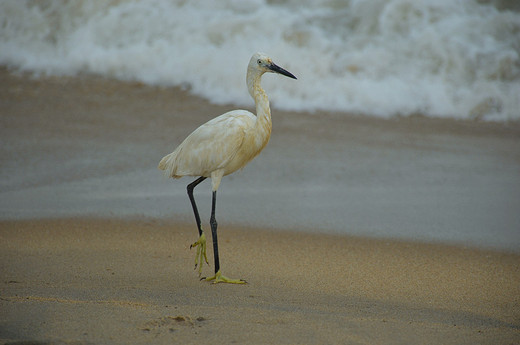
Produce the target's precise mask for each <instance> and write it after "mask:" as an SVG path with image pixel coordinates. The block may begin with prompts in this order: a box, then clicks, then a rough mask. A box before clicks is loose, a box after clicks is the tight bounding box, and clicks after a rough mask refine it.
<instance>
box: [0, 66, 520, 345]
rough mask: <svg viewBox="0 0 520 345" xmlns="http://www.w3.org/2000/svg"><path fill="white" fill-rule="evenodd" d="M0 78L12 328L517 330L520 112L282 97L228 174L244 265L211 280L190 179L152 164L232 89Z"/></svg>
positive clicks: (225, 213)
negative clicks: (201, 252) (252, 148)
mask: <svg viewBox="0 0 520 345" xmlns="http://www.w3.org/2000/svg"><path fill="white" fill-rule="evenodd" d="M0 80H1V81H2V83H0V115H1V117H0V120H1V123H0V125H1V126H0V134H1V136H2V147H1V150H0V159H1V168H0V178H1V180H0V206H1V209H0V211H1V214H0V215H1V217H0V218H1V220H0V276H1V279H0V286H1V288H0V343H4V344H5V343H15V344H172V343H175V344H190V343H193V344H204V343H223V344H231V343H238V344H517V343H520V304H519V303H520V255H519V254H518V251H519V246H518V244H519V231H518V230H519V227H518V225H519V224H520V216H519V213H518V212H517V210H518V209H519V207H520V206H519V205H520V198H518V196H519V195H520V193H519V190H520V183H519V179H518V171H519V169H518V168H519V165H520V141H519V140H518V138H519V137H520V126H519V125H518V123H512V124H486V123H478V122H467V121H453V120H431V119H425V118H422V117H412V118H408V119H395V120H381V119H371V118H363V117H356V116H344V115H345V114H329V113H328V114H320V115H317V114H303V113H290V112H276V114H275V115H274V116H275V119H274V121H275V124H274V130H273V138H272V140H271V142H270V143H269V145H268V147H267V149H266V153H265V154H264V153H262V155H261V156H260V157H258V159H257V160H255V161H254V162H252V163H251V164H250V166H248V167H247V168H246V169H245V171H244V173H243V174H237V175H232V176H230V177H228V178H227V179H225V180H224V181H223V185H222V187H223V188H222V191H220V190H219V193H220V194H219V195H220V199H219V200H220V201H219V208H218V212H219V213H218V216H219V217H218V219H219V234H220V236H219V240H220V251H221V263H222V268H223V273H224V274H225V275H228V276H230V277H234V278H243V279H246V280H247V281H248V284H247V285H245V286H233V285H212V284H209V283H207V282H200V281H199V280H198V276H197V273H196V272H195V271H194V270H193V264H194V256H195V252H194V251H190V250H189V245H190V243H192V242H194V241H195V240H196V236H197V231H196V229H195V227H194V225H193V224H192V218H193V216H192V214H191V209H190V206H189V203H188V201H187V198H186V195H185V184H186V183H187V182H188V181H187V180H186V181H185V180H181V181H180V182H182V183H175V184H174V183H172V182H171V181H167V180H161V179H160V177H159V174H158V171H157V170H156V169H155V166H156V164H157V161H158V159H160V157H161V156H162V154H165V153H167V152H168V151H169V150H170V149H172V148H173V146H174V145H175V143H178V142H179V141H180V140H181V139H182V138H183V137H184V136H185V135H186V133H189V131H190V130H192V129H194V128H195V127H196V126H197V125H199V124H200V123H202V122H204V121H206V120H208V119H209V118H210V117H211V116H214V115H217V114H219V113H223V112H225V111H227V110H229V109H230V106H214V105H211V104H209V103H207V102H204V101H202V100H201V99H199V98H197V97H194V96H190V95H189V94H188V93H187V92H184V91H180V90H172V89H161V88H152V87H147V86H143V85H141V84H135V83H121V82H115V81H107V80H103V79H102V78H90V77H86V78H84V77H80V78H45V79H38V80H33V79H32V78H30V77H27V76H13V75H12V74H9V73H7V72H6V71H5V70H1V71H0ZM143 114H144V116H143ZM208 114H210V115H208ZM325 120H326V121H325ZM200 188H201V190H200V191H199V193H200V194H198V195H199V196H200V199H202V201H201V202H200V203H201V205H202V206H201V211H202V214H203V218H204V219H207V218H208V217H207V209H208V207H207V206H208V202H207V200H206V201H204V198H203V197H202V195H204V193H205V191H204V188H202V187H200ZM206 192H207V191H206ZM200 199H199V200H200ZM207 199H209V198H207ZM404 210H405V211H404ZM154 212H155V213H154ZM172 214H173V216H171V215H172ZM244 219H246V220H248V226H243V225H244V223H242V225H241V226H238V225H237V224H238V223H240V222H243V221H244ZM262 224H267V225H268V226H264V225H262ZM246 225H247V224H246ZM301 228H303V229H304V230H305V231H301ZM294 229H300V231H291V230H294ZM325 230H326V231H330V230H332V231H333V232H334V231H335V230H337V231H335V232H338V233H341V232H345V230H348V231H347V232H348V233H351V234H367V235H371V236H376V237H378V236H379V237H380V236H384V235H382V234H385V232H386V233H387V234H388V236H390V237H399V236H402V238H408V239H412V240H413V241H408V242H406V241H395V240H384V239H369V238H362V237H353V236H345V235H339V234H338V235H332V234H329V235H326V234H320V232H323V231H325ZM378 231H379V232H378ZM381 231H382V232H381ZM313 232H314V233H313ZM433 235H438V236H439V237H438V238H437V237H428V236H433ZM419 240H420V241H424V240H430V241H441V240H443V241H448V242H452V243H457V246H450V245H442V244H421V243H420V242H419ZM473 245H477V246H480V247H485V246H487V245H489V246H490V247H495V248H498V249H500V250H503V252H500V251H499V250H494V251H493V250H485V249H471V247H472V246H473ZM210 247H211V246H210ZM515 252H516V254H515ZM208 257H209V258H212V253H211V251H210V252H209V253H208ZM210 262H211V263H212V260H210ZM211 272H212V267H207V266H205V267H204V274H206V275H209V274H211Z"/></svg>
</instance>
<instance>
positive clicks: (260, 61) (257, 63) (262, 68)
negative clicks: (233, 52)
mask: <svg viewBox="0 0 520 345" xmlns="http://www.w3.org/2000/svg"><path fill="white" fill-rule="evenodd" d="M248 69H250V70H253V71H255V72H257V73H260V74H263V73H266V72H272V73H278V74H282V75H284V76H286V77H289V78H293V79H296V77H295V76H294V75H293V74H292V73H291V72H289V71H287V70H285V69H283V68H281V67H280V66H277V65H276V64H275V63H274V62H273V60H271V58H270V57H269V56H267V55H265V54H263V53H256V54H254V55H253V56H252V57H251V60H250V61H249V66H248Z"/></svg>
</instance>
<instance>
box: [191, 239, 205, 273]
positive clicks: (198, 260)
mask: <svg viewBox="0 0 520 345" xmlns="http://www.w3.org/2000/svg"><path fill="white" fill-rule="evenodd" d="M193 247H197V254H196V255H195V269H197V266H199V277H200V275H201V273H202V265H203V262H202V259H204V260H205V261H206V263H207V264H208V265H209V262H208V258H207V257H206V235H204V233H202V235H200V237H199V239H198V240H197V242H195V243H193V244H192V245H191V246H190V249H191V248H193Z"/></svg>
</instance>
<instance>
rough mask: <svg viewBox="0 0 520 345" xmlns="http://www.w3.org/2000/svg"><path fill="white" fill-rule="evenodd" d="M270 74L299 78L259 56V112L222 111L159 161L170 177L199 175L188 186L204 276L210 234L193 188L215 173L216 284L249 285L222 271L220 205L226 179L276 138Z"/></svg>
mask: <svg viewBox="0 0 520 345" xmlns="http://www.w3.org/2000/svg"><path fill="white" fill-rule="evenodd" d="M266 72H274V73H279V74H282V75H285V76H287V77H290V78H293V79H296V77H295V76H294V75H292V74H291V73H290V72H288V71H286V70H285V69H283V68H281V67H279V66H277V65H276V64H274V63H273V61H272V60H271V59H270V58H269V57H268V56H266V55H265V54H262V53H256V54H254V55H253V56H252V57H251V60H250V61H249V65H248V67H247V77H246V80H247V88H248V90H249V94H250V95H251V97H253V99H254V100H255V105H256V116H255V115H254V114H252V113H251V112H249V111H247V110H234V111H230V112H227V113H225V114H223V115H220V116H218V117H216V118H214V119H212V120H210V121H208V122H206V123H205V124H203V125H202V126H200V127H199V128H197V129H196V130H195V131H193V132H192V133H191V134H190V135H189V136H188V137H187V138H186V139H185V140H184V141H183V142H182V143H181V144H180V145H179V146H178V147H177V148H176V149H175V151H173V152H172V153H170V154H169V155H167V156H165V157H164V158H163V159H161V162H160V163H159V169H161V170H164V172H165V175H166V176H168V177H173V178H180V177H182V176H199V177H198V178H197V179H196V180H195V181H193V182H192V183H190V184H189V185H188V187H187V189H188V196H189V198H190V202H191V206H192V207H193V213H194V214H195V221H196V222H197V228H198V230H199V239H198V241H197V242H195V243H194V244H192V245H191V247H197V254H196V256H195V267H197V265H198V266H199V276H200V274H201V271H202V264H203V262H202V260H203V259H204V260H205V261H206V263H208V259H207V257H206V236H205V235H204V231H203V230H202V227H201V222H200V217H199V212H198V210H197V204H196V203H195V198H194V197H193V190H194V188H195V187H196V186H197V185H198V184H199V183H201V182H202V181H204V180H205V179H206V178H208V177H211V184H212V190H213V197H212V206H211V217H210V225H211V234H212V237H213V252H214V258H215V275H214V276H212V277H209V278H202V279H206V280H208V281H210V280H214V281H215V283H220V282H225V283H236V284H241V283H245V281H244V280H241V279H229V278H227V277H225V276H223V275H222V273H221V271H220V262H219V256H218V241H217V221H216V218H215V207H216V200H217V190H218V187H219V185H220V181H221V179H222V177H223V176H225V175H229V174H231V173H233V172H235V171H237V170H238V169H241V168H243V167H244V166H245V165H246V164H247V163H249V162H250V161H251V160H252V159H253V158H255V157H256V156H257V155H258V154H259V153H260V151H262V149H263V148H264V147H265V145H267V142H268V141H269V138H270V137H271V128H272V123H271V110H270V108H269V99H268V98H267V95H266V94H265V91H264V90H263V89H262V87H261V86H260V79H261V77H262V75H263V74H264V73H266ZM191 247H190V248H191ZM208 264H209V263H208Z"/></svg>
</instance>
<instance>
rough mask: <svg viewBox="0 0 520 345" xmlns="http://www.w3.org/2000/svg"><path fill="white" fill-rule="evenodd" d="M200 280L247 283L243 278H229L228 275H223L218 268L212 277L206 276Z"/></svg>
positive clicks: (214, 282) (215, 282)
mask: <svg viewBox="0 0 520 345" xmlns="http://www.w3.org/2000/svg"><path fill="white" fill-rule="evenodd" d="M200 280H205V281H213V284H218V283H228V284H247V282H246V281H245V280H243V279H230V278H228V277H225V276H223V275H222V273H221V272H220V270H219V271H218V272H217V273H215V275H214V276H213V277H207V278H206V277H203V278H201V279H200Z"/></svg>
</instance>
